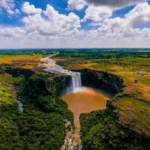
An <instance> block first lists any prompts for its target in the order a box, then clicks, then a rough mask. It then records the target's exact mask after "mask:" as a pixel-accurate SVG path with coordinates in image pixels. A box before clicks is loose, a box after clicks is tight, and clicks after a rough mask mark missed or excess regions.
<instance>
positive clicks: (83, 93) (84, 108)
mask: <svg viewBox="0 0 150 150" xmlns="http://www.w3.org/2000/svg"><path fill="white" fill-rule="evenodd" d="M41 61H42V64H40V66H42V67H44V70H45V71H47V72H51V73H55V74H64V75H69V76H71V79H72V82H71V83H72V84H71V85H70V88H69V93H68V94H66V95H64V96H62V99H63V100H64V101H65V102H66V103H67V104H68V106H69V109H70V110H71V111H72V112H73V114H74V123H75V128H74V127H73V126H72V125H71V123H70V122H69V121H66V137H65V141H64V145H63V146H62V148H61V150H73V149H76V150H81V149H82V142H81V135H80V121H79V117H80V114H81V113H90V112H91V111H96V110H100V109H105V108H106V103H107V101H108V100H109V99H111V98H112V95H110V94H108V93H107V92H104V91H98V90H96V89H93V88H87V87H82V81H81V74H80V73H79V72H72V71H68V70H65V69H63V67H61V66H59V65H57V64H56V62H55V61H54V60H52V58H51V57H46V58H42V59H41ZM69 127H70V129H69Z"/></svg>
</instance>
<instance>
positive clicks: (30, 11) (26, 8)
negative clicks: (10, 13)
mask: <svg viewBox="0 0 150 150" xmlns="http://www.w3.org/2000/svg"><path fill="white" fill-rule="evenodd" d="M22 11H23V12H24V13H26V14H40V13H42V9H41V8H35V6H34V5H30V3H29V2H25V3H24V4H23V6H22Z"/></svg>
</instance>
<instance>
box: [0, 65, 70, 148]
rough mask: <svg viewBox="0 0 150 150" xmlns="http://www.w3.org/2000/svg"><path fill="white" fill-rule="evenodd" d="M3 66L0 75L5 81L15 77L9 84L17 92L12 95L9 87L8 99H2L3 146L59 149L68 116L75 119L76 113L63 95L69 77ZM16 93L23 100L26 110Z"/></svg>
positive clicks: (0, 144)
mask: <svg viewBox="0 0 150 150" xmlns="http://www.w3.org/2000/svg"><path fill="white" fill-rule="evenodd" d="M1 68H3V71H1V74H0V77H1V76H3V78H2V80H4V78H5V83H7V82H10V81H12V82H11V83H8V84H7V86H11V88H10V89H12V88H13V91H16V92H15V93H16V94H15V95H16V96H11V97H9V95H8V93H7V91H5V93H6V97H5V102H4V101H3V103H2V100H1V99H0V114H1V115H0V150H35V149H36V150H59V149H60V148H61V146H62V145H63V143H64V137H65V132H64V131H65V122H64V120H70V121H71V122H73V114H72V113H71V112H70V111H69V110H68V106H67V104H66V103H65V102H64V101H62V100H61V99H60V98H59V96H60V94H61V92H62V90H63V89H64V88H65V87H66V83H67V81H68V79H67V77H62V76H54V75H52V74H48V73H47V74H40V73H34V72H32V71H29V70H22V69H20V68H11V66H7V67H6V66H1ZM2 86H3V85H2ZM57 87H58V88H57ZM0 95H1V93H0ZM7 95H8V96H7ZM1 97H2V95H1ZM14 97H15V98H16V99H17V100H19V101H21V102H22V103H23V105H24V112H23V113H21V112H20V111H19V110H18V105H17V102H16V101H15V99H14ZM9 98H10V99H11V103H10V100H9Z"/></svg>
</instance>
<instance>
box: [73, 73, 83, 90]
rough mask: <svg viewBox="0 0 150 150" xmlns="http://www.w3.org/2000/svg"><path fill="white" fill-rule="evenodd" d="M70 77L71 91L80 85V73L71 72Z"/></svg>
mask: <svg viewBox="0 0 150 150" xmlns="http://www.w3.org/2000/svg"><path fill="white" fill-rule="evenodd" d="M71 79H72V91H74V90H75V89H76V88H80V87H81V86H82V81H81V73H79V72H72V74H71Z"/></svg>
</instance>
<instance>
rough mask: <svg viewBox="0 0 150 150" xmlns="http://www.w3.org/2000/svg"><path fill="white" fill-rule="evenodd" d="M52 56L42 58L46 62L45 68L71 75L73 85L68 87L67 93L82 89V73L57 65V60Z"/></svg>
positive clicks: (49, 70) (56, 72)
mask: <svg viewBox="0 0 150 150" xmlns="http://www.w3.org/2000/svg"><path fill="white" fill-rule="evenodd" d="M53 56H54V55H53ZM51 57H52V56H50V57H46V58H42V59H41V61H42V62H45V65H44V67H45V68H44V70H45V71H48V72H51V73H55V74H65V75H69V76H71V86H70V87H68V89H67V93H70V92H76V91H79V90H82V89H81V87H82V81H81V73H80V72H73V71H68V70H65V69H64V68H63V67H61V66H59V65H56V62H55V61H54V60H52V59H51Z"/></svg>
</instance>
